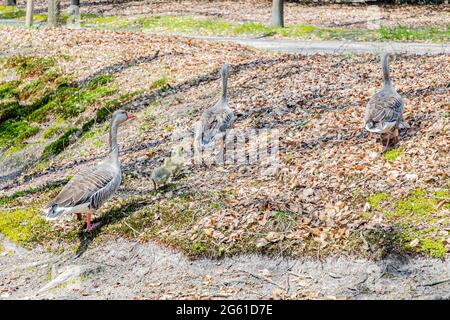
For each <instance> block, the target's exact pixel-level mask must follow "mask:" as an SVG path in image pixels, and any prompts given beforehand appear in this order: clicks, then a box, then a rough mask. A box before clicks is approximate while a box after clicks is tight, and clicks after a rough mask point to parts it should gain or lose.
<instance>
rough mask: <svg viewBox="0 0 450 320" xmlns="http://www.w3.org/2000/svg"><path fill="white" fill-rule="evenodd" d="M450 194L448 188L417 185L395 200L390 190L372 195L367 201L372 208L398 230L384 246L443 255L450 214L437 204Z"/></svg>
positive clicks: (438, 255) (439, 256) (433, 255)
mask: <svg viewBox="0 0 450 320" xmlns="http://www.w3.org/2000/svg"><path fill="white" fill-rule="evenodd" d="M448 195H449V191H448V190H445V189H441V190H436V191H433V192H430V191H427V190H424V189H420V188H418V189H415V190H413V191H411V192H410V194H409V195H408V196H406V197H405V198H403V199H397V200H396V199H394V198H393V197H392V196H390V195H389V194H387V193H378V194H374V195H372V196H370V197H369V198H368V202H369V203H370V205H371V208H372V210H373V211H377V212H380V213H382V214H383V215H384V216H385V217H386V218H387V221H388V222H389V223H390V224H391V225H393V226H395V233H393V235H392V236H391V237H390V238H389V241H388V242H390V243H389V244H388V245H387V244H386V243H385V246H389V247H393V248H394V247H395V248H396V249H397V250H400V251H401V252H411V253H414V252H417V253H423V254H426V255H429V256H432V257H436V258H441V257H444V256H445V254H446V252H447V250H446V247H445V244H444V241H447V237H448V229H446V228H445V226H448V225H450V218H449V217H448V216H445V215H444V216H442V215H440V214H438V213H439V212H440V209H438V206H439V203H440V201H441V199H443V198H444V199H448ZM446 206H447V205H446ZM447 208H448V207H447ZM442 226H444V228H442ZM445 230H447V231H445ZM375 242H376V241H375Z"/></svg>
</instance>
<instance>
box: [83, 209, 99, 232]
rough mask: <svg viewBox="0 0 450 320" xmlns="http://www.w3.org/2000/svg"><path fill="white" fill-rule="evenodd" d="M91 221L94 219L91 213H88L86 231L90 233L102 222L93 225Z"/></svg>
mask: <svg viewBox="0 0 450 320" xmlns="http://www.w3.org/2000/svg"><path fill="white" fill-rule="evenodd" d="M91 219H92V213H90V212H88V213H86V231H88V232H91V231H92V230H94V229H95V228H96V227H97V226H98V225H99V224H100V222H96V223H93V224H92V223H91Z"/></svg>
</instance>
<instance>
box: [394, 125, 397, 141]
mask: <svg viewBox="0 0 450 320" xmlns="http://www.w3.org/2000/svg"><path fill="white" fill-rule="evenodd" d="M397 143H398V128H395V130H394V144H397Z"/></svg>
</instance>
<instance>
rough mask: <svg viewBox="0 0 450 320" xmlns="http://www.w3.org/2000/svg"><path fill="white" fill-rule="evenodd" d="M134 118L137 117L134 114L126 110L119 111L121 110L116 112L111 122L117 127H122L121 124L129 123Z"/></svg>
mask: <svg viewBox="0 0 450 320" xmlns="http://www.w3.org/2000/svg"><path fill="white" fill-rule="evenodd" d="M134 118H136V116H135V115H134V114H132V113H130V112H127V111H125V110H122V109H119V110H116V111H114V113H113V115H112V120H111V121H112V123H114V124H115V125H120V124H122V123H124V122H125V121H127V120H129V119H134Z"/></svg>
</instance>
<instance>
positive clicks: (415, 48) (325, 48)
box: [0, 19, 450, 55]
mask: <svg viewBox="0 0 450 320" xmlns="http://www.w3.org/2000/svg"><path fill="white" fill-rule="evenodd" d="M2 25H6V26H16V27H23V25H24V24H23V22H21V21H12V20H4V19H0V26H2ZM35 27H38V28H42V27H45V24H44V23H38V24H35ZM89 28H91V27H89ZM143 32H145V33H148V34H158V33H155V32H146V31H143ZM159 34H160V33H159ZM178 36H182V37H186V38H195V39H201V40H205V41H223V42H234V43H239V44H242V45H246V46H251V47H254V48H257V49H262V50H270V51H277V52H289V53H304V54H314V53H330V54H342V53H349V52H353V53H366V52H367V53H379V52H381V51H389V52H396V53H411V54H432V55H435V54H443V53H445V54H449V53H450V44H449V43H442V44H433V43H413V42H392V41H390V42H355V41H350V40H346V41H315V40H314V41H312V40H289V39H274V38H238V37H218V36H193V35H178Z"/></svg>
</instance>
